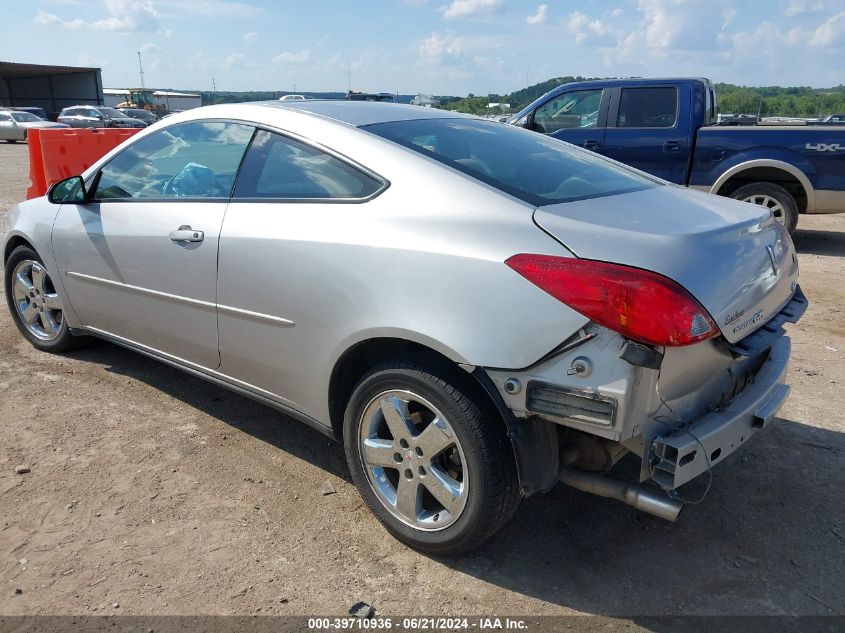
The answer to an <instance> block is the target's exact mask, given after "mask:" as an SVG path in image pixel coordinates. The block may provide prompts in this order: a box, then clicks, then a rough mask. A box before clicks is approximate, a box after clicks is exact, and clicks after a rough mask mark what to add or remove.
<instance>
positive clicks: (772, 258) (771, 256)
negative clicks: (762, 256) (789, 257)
mask: <svg viewBox="0 0 845 633" xmlns="http://www.w3.org/2000/svg"><path fill="white" fill-rule="evenodd" d="M766 252H767V253H768V254H769V261H770V262H771V263H772V272H773V273H774V275H775V277H777V275H778V264H777V260H776V259H775V249H773V248H772V247H771V246H767V247H766Z"/></svg>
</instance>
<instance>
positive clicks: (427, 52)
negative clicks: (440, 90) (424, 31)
mask: <svg viewBox="0 0 845 633" xmlns="http://www.w3.org/2000/svg"><path fill="white" fill-rule="evenodd" d="M463 55H464V45H463V39H462V38H460V37H457V36H455V35H453V34H451V33H432V34H431V36H430V37H427V38H426V39H424V40H423V43H422V44H420V48H419V56H420V61H421V62H423V63H424V64H427V65H431V66H440V65H446V66H453V65H455V64H458V63H460V62H461V61H462V59H463Z"/></svg>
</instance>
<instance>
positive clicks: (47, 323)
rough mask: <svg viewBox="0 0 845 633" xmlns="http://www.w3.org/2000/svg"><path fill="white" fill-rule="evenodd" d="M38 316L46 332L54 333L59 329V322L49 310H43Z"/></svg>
mask: <svg viewBox="0 0 845 633" xmlns="http://www.w3.org/2000/svg"><path fill="white" fill-rule="evenodd" d="M38 316H39V317H40V319H41V325H43V326H44V331H45V332H47V333H48V334H54V333H56V332H58V331H59V324H58V323H56V322H55V321H54V320H53V318H52V317H51V316H50V311H49V310H42V311H41V312H39V313H38Z"/></svg>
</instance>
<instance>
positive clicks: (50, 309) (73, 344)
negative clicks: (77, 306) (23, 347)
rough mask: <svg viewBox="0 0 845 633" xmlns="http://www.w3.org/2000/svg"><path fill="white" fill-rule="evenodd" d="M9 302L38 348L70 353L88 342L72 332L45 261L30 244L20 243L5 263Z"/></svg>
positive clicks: (25, 333) (23, 330) (17, 321)
mask: <svg viewBox="0 0 845 633" xmlns="http://www.w3.org/2000/svg"><path fill="white" fill-rule="evenodd" d="M5 268H6V269H5V280H4V281H5V290H6V303H7V304H8V306H9V312H10V313H11V315H12V320H13V321H14V322H15V325H16V326H17V328H18V330H20V332H21V334H23V336H24V338H26V340H28V341H29V342H30V343H31V344H32V346H33V347H34V348H35V349H38V350H41V351H42V352H52V353H60V352H69V351H71V350H74V349H78V348H80V347H83V346H85V345H87V344H88V343H89V342H90V341H91V337H88V336H74V335H73V334H71V333H70V329H69V328H68V324H67V319H65V318H64V309H63V304H62V299H61V297H59V295H58V292H57V291H56V288H55V286H54V285H53V282H52V279H50V274H49V273H48V272H47V269H46V268H45V267H44V262H43V261H41V258H40V257H39V256H38V253H36V252H35V251H34V250H32V249H31V248H29V247H28V246H18V247H17V248H16V249H15V250H13V251H12V253H11V254H10V255H9V258H8V259H7V260H6V266H5Z"/></svg>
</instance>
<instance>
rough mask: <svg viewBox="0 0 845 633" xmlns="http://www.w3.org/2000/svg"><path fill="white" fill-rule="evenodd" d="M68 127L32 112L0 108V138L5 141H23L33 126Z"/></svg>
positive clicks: (42, 127)
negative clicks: (41, 117) (45, 119)
mask: <svg viewBox="0 0 845 633" xmlns="http://www.w3.org/2000/svg"><path fill="white" fill-rule="evenodd" d="M60 127H68V126H67V125H64V124H62V123H53V122H52V121H44V120H43V119H39V118H38V117H37V116H35V115H34V114H30V113H29V112H22V111H20V110H0V140H3V141H6V142H7V143H17V142H18V141H25V140H26V135H27V133H28V132H29V131H30V130H32V129H34V128H41V129H44V128H60Z"/></svg>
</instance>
